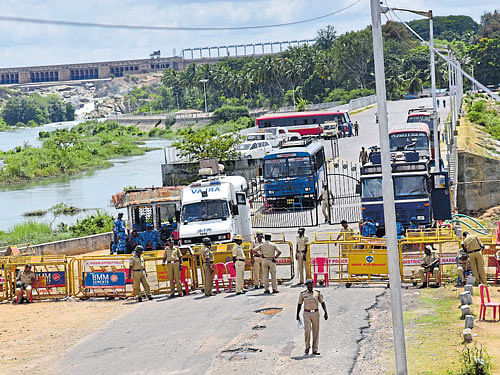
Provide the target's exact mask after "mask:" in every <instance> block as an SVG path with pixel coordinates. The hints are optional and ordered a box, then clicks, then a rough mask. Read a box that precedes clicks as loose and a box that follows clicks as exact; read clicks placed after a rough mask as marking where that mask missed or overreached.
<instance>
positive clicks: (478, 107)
mask: <svg viewBox="0 0 500 375" xmlns="http://www.w3.org/2000/svg"><path fill="white" fill-rule="evenodd" d="M471 111H476V112H481V113H484V112H486V102H485V101H484V100H478V101H476V102H474V103H473V104H472V108H471Z"/></svg>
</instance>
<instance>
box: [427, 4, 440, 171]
mask: <svg viewBox="0 0 500 375" xmlns="http://www.w3.org/2000/svg"><path fill="white" fill-rule="evenodd" d="M428 14H429V16H428V17H429V39H430V43H429V44H430V47H429V49H430V55H431V92H432V127H433V129H434V168H436V170H437V171H438V172H439V171H441V152H440V151H439V129H438V127H439V124H438V122H437V98H436V58H435V53H434V23H433V19H432V10H429V12H428Z"/></svg>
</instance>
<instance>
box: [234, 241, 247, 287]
mask: <svg viewBox="0 0 500 375" xmlns="http://www.w3.org/2000/svg"><path fill="white" fill-rule="evenodd" d="M242 243H243V237H242V236H241V235H239V234H237V235H236V236H234V245H233V262H234V267H235V268H236V294H237V295H238V294H242V293H246V290H244V289H243V284H244V283H245V253H244V251H243V249H242V248H241V244H242Z"/></svg>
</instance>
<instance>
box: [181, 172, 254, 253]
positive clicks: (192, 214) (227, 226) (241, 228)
mask: <svg viewBox="0 0 500 375" xmlns="http://www.w3.org/2000/svg"><path fill="white" fill-rule="evenodd" d="M200 171H201V170H200ZM247 192H248V185H247V181H246V179H245V178H244V177H242V176H224V175H215V176H207V177H205V178H202V179H201V180H198V181H196V182H193V183H192V184H190V185H189V186H186V187H185V188H184V189H182V191H181V217H180V227H179V237H180V241H181V244H183V245H197V244H201V243H202V240H203V238H204V237H209V238H210V240H211V241H212V242H218V243H227V242H232V241H233V239H234V236H235V235H237V234H239V235H241V236H243V240H244V241H250V240H251V235H252V224H251V220H250V205H249V202H248V198H247Z"/></svg>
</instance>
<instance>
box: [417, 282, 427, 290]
mask: <svg viewBox="0 0 500 375" xmlns="http://www.w3.org/2000/svg"><path fill="white" fill-rule="evenodd" d="M424 288H427V283H423V284H422V285H420V286H419V287H418V289H424Z"/></svg>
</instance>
